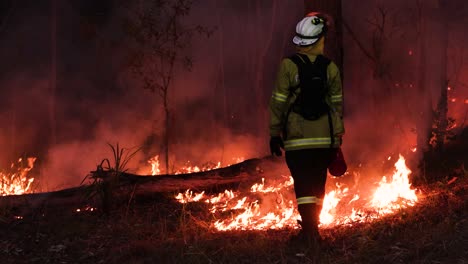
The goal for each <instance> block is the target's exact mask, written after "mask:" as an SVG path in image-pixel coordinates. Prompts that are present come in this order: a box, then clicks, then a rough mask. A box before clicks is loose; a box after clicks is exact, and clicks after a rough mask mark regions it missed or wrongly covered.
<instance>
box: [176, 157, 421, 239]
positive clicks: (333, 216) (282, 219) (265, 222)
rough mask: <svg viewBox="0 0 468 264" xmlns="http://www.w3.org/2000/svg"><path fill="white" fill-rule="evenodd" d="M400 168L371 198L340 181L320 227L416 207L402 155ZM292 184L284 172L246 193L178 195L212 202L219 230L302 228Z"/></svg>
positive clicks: (179, 198)
mask: <svg viewBox="0 0 468 264" xmlns="http://www.w3.org/2000/svg"><path fill="white" fill-rule="evenodd" d="M395 168H396V170H395V172H394V174H393V176H392V180H391V182H387V177H385V176H383V177H382V179H381V180H380V182H379V183H378V187H377V188H376V189H375V190H374V191H373V192H372V195H371V196H370V197H367V198H364V199H363V198H361V197H360V196H359V195H358V194H356V193H354V194H353V193H351V191H350V190H349V188H346V187H343V186H341V185H339V184H338V185H337V186H336V189H334V190H331V191H329V192H328V193H327V194H326V195H325V198H324V201H323V208H322V212H321V214H320V223H321V226H334V225H339V224H352V223H356V222H365V221H370V220H373V219H376V218H378V217H381V216H383V215H386V214H390V213H393V212H395V211H397V210H398V209H400V208H404V207H407V206H413V205H414V204H415V203H416V202H417V200H418V198H417V195H416V190H414V189H411V184H410V183H409V178H408V176H409V174H410V173H411V171H410V170H409V169H408V168H407V167H406V164H405V159H404V158H403V157H402V156H401V155H400V159H399V160H398V161H397V162H396V163H395ZM293 183H294V181H293V178H292V177H291V176H282V177H281V180H280V181H275V182H271V183H269V184H268V185H267V184H266V183H265V179H262V182H261V183H256V184H253V185H252V186H251V188H250V190H249V191H248V192H247V193H246V194H244V195H243V194H242V193H241V192H240V191H233V190H225V191H224V192H222V193H219V194H216V195H208V194H206V193H205V192H200V193H193V192H192V191H191V190H187V191H185V192H184V193H179V194H178V195H177V196H176V197H175V198H176V200H177V201H179V202H180V203H190V202H204V203H206V204H208V205H209V211H210V213H211V214H213V216H214V218H215V219H217V220H215V221H214V222H213V223H212V227H214V228H215V229H216V230H219V231H227V230H267V229H283V228H292V229H296V228H299V226H298V223H297V220H298V219H300V215H299V214H298V211H297V204H296V202H295V199H294V192H293ZM227 212H229V214H227Z"/></svg>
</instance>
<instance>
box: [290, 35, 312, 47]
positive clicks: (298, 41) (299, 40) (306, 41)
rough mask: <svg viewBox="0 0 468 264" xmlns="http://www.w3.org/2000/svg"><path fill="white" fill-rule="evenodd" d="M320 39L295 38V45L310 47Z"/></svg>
mask: <svg viewBox="0 0 468 264" xmlns="http://www.w3.org/2000/svg"><path fill="white" fill-rule="evenodd" d="M317 40H318V39H303V38H301V37H299V36H294V38H293V40H292V41H293V43H294V44H296V45H298V46H309V45H312V44H314V43H315V42H317Z"/></svg>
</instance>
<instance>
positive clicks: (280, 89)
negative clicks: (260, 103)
mask: <svg viewBox="0 0 468 264" xmlns="http://www.w3.org/2000/svg"><path fill="white" fill-rule="evenodd" d="M291 64H292V62H291V61H290V60H288V59H283V61H281V64H280V67H279V71H278V74H277V77H276V82H275V87H274V89H273V93H272V95H271V98H270V136H279V135H281V132H282V130H283V126H284V116H285V113H286V110H287V101H288V96H289V87H290V80H291V76H290V73H289V72H290V71H289V70H288V69H289V68H290V67H291Z"/></svg>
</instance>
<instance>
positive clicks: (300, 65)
mask: <svg viewBox="0 0 468 264" xmlns="http://www.w3.org/2000/svg"><path fill="white" fill-rule="evenodd" d="M288 59H290V60H291V61H292V62H294V64H296V66H297V70H298V74H300V72H301V71H302V68H303V67H304V61H303V60H302V59H301V57H300V54H299V53H296V54H293V55H291V56H289V57H288ZM298 88H299V84H298V85H296V86H293V87H290V90H289V92H290V93H294V92H295V91H296V90H297V89H298Z"/></svg>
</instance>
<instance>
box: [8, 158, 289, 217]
mask: <svg viewBox="0 0 468 264" xmlns="http://www.w3.org/2000/svg"><path fill="white" fill-rule="evenodd" d="M112 173H115V172H111V171H91V174H90V177H100V178H101V179H106V177H107V178H108V177H111V174H112ZM285 173H288V172H287V167H286V166H285V164H284V160H282V159H280V158H275V157H265V158H256V159H249V160H245V161H243V162H241V163H238V164H234V165H231V166H228V167H224V168H218V169H214V170H210V171H203V172H197V173H187V174H177V175H158V176H150V175H136V174H131V173H125V172H122V173H118V176H119V178H118V188H115V189H114V190H116V192H120V193H127V192H126V191H122V190H130V189H131V190H132V192H133V193H132V195H135V196H138V195H143V196H148V195H153V194H156V193H172V194H173V193H177V192H181V191H185V190H187V189H192V190H194V191H197V190H204V191H206V192H218V191H222V190H224V189H227V188H231V189H241V188H248V187H250V186H251V184H252V183H254V182H259V181H261V178H268V177H270V176H277V175H280V174H285ZM97 174H100V175H97ZM92 187H93V186H92V185H90V184H89V183H88V184H85V185H82V186H79V187H75V188H69V189H64V190H59V191H53V192H46V193H31V194H23V195H11V196H3V197H0V208H3V209H7V210H9V211H10V213H12V214H18V215H24V214H29V213H31V212H42V211H43V210H44V208H48V209H50V208H52V207H61V208H63V207H67V208H69V207H76V208H80V207H83V206H85V205H86V204H89V199H87V196H86V193H87V192H89V190H90V188H92Z"/></svg>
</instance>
